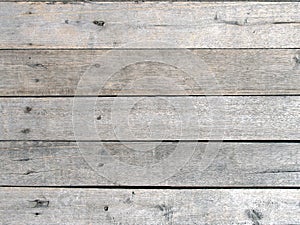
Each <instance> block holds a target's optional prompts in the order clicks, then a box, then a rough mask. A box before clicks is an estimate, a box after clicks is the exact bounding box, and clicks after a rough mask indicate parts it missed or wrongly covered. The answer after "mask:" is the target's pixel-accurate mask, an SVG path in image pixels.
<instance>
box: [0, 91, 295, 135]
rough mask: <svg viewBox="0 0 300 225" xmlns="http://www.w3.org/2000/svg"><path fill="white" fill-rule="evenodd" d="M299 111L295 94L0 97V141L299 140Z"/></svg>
mask: <svg viewBox="0 0 300 225" xmlns="http://www.w3.org/2000/svg"><path fill="white" fill-rule="evenodd" d="M299 110H300V97H299V96H268V97H266V96H247V97H246V96H244V97H240V96H235V97H215V96H210V97H100V98H94V97H89V98H86V97H80V98H75V99H74V98H0V115H1V117H0V118H1V129H0V140H75V137H74V134H75V135H76V140H299V139H300V133H299V123H300V114H299ZM74 131H75V132H74Z"/></svg>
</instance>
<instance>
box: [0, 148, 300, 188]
mask: <svg viewBox="0 0 300 225" xmlns="http://www.w3.org/2000/svg"><path fill="white" fill-rule="evenodd" d="M209 144H211V143H203V142H199V143H197V145H196V147H195V143H189V142H187V143H183V144H182V145H183V148H184V151H185V152H189V151H191V150H192V151H193V149H194V154H193V156H192V157H191V158H190V159H188V160H187V163H186V164H185V165H183V166H181V167H180V166H178V168H176V169H174V172H173V173H172V174H171V175H170V176H168V177H166V179H165V180H164V181H160V182H159V183H156V184H155V185H157V186H166V185H167V186H170V185H171V186H174V187H176V186H189V187H193V186H214V187H220V186H222V187H224V186H232V187H238V186H254V187H255V186H256V187H257V186H269V187H272V186H299V185H300V179H299V175H300V164H299V159H300V148H299V145H300V144H299V143H259V142H258V143H240V142H236V143H235V142H233V143H226V142H223V143H218V145H217V146H216V147H218V150H217V151H216V154H215V156H213V157H211V158H204V153H205V151H207V150H208V149H207V147H208V145H209ZM79 145H80V144H79ZM87 145H88V146H92V145H93V143H88V144H87ZM128 145H130V146H131V148H130V147H129V146H128ZM177 146H178V143H174V142H173V143H168V142H162V143H159V142H158V143H154V147H153V149H150V148H149V144H148V143H145V142H135V143H134V142H131V143H112V142H106V143H103V145H101V147H99V151H98V152H100V153H99V154H98V152H94V151H89V152H88V154H89V156H88V157H87V153H86V152H84V149H83V150H80V149H79V147H78V145H77V144H76V143H74V142H0V151H1V155H0V182H1V183H0V185H16V186H23V185H25V186H26V185H29V186H55V185H60V186H66V185H71V186H78V185H79V186H82V185H92V186H96V185H116V184H118V183H119V181H118V180H113V179H112V178H111V177H106V176H104V175H105V174H101V171H98V167H101V168H102V169H103V170H107V166H108V165H109V164H110V163H112V160H111V161H108V162H106V163H101V161H102V160H103V159H102V158H105V157H106V156H107V154H110V155H111V156H112V157H113V159H114V160H119V161H120V162H123V163H125V164H128V165H134V166H137V167H146V166H149V165H151V164H153V163H157V162H159V161H160V160H164V159H165V158H167V157H169V156H170V154H172V153H173V152H174V151H176V147H177ZM90 149H92V147H90ZM136 149H139V150H140V151H136ZM208 160H210V161H208ZM106 164H107V165H106ZM94 165H97V166H98V167H97V166H96V167H95V166H94ZM204 165H205V167H204ZM108 167H109V166H108ZM114 170H115V171H111V172H112V173H114V172H118V171H117V169H116V168H115V169H114ZM160 173H164V171H160ZM132 185H134V183H133V184H132ZM142 185H149V182H144V183H142Z"/></svg>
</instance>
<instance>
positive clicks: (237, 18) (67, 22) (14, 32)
mask: <svg viewBox="0 0 300 225" xmlns="http://www.w3.org/2000/svg"><path fill="white" fill-rule="evenodd" d="M299 7H300V4H299V3H295V2H280V3H278V2H276V3H273V2H226V3H223V2H213V3H209V2H145V3H142V4H136V3H132V2H122V3H121V2H115V3H112V2H107V3H97V2H86V3H77V4H63V3H57V4H47V3H43V2H39V3H37V2H36V3H32V2H31V3H24V2H22V3H13V2H5V3H1V14H0V19H1V27H0V34H1V35H0V48H2V49H8V48H14V49H15V48H26V49H28V48H124V47H125V48H126V46H127V47H133V48H141V47H142V48H299V47H300V40H299V32H300V30H299V26H300V25H299V23H300V15H299ZM147 41H150V42H149V43H148V44H147V43H146V42H147ZM153 41H154V43H153Z"/></svg>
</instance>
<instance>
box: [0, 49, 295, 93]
mask: <svg viewBox="0 0 300 225" xmlns="http://www.w3.org/2000/svg"><path fill="white" fill-rule="evenodd" d="M124 51H125V52H126V50H124ZM107 52H108V51H106V50H98V51H97V50H81V51H75V50H63V51H59V50H51V51H48V50H44V51H43V50H42V51H41V50H25V51H23V50H15V51H11V50H7V51H6V50H4V51H1V54H0V61H1V64H0V75H1V82H0V95H1V96H49V95H53V96H58V95H63V96H72V95H75V94H76V88H77V84H78V82H79V81H80V78H81V77H82V75H83V74H84V73H85V72H87V71H88V70H89V68H90V67H93V66H94V65H97V64H99V63H100V62H98V61H97V60H96V59H97V58H99V59H101V57H105V54H107ZM127 52H129V53H130V51H127ZM135 52H136V54H140V55H142V54H143V53H144V52H145V50H140V51H135ZM162 52H164V51H163V50H162ZM174 52H178V50H174ZM171 53H172V51H171ZM191 53H193V54H195V58H199V59H200V60H202V61H203V62H204V63H203V65H202V66H199V68H200V70H201V68H203V70H205V71H206V70H209V71H210V72H211V73H212V74H214V76H215V78H214V79H215V80H216V81H217V83H218V88H214V89H213V90H211V89H209V88H205V87H208V86H209V85H211V83H210V82H209V81H208V80H207V76H209V75H210V74H206V76H203V74H202V73H201V72H200V71H199V73H197V71H195V73H194V74H196V75H198V76H196V77H191V75H188V74H185V73H184V72H182V71H181V70H180V69H178V68H174V67H172V66H168V65H163V64H159V63H154V62H144V63H141V62H139V63H136V64H132V65H130V66H128V67H126V68H123V69H121V70H120V71H119V72H118V73H116V74H112V76H111V78H110V79H109V80H108V81H106V82H105V85H104V87H103V88H102V89H100V90H99V89H97V88H96V87H94V86H93V85H90V86H89V88H88V89H86V90H85V92H84V93H83V94H84V95H91V94H95V93H97V94H99V95H145V94H147V95H159V94H164V95H188V94H195V95H196V94H197V95H203V94H205V95H210V94H212V95H217V94H218V95H251V94H252V95H253V94H255V95H276V94H286V95H287V94H299V93H300V87H299V83H300V63H299V62H300V61H299V59H300V55H299V54H300V50H299V49H265V50H262V49H252V50H232V49H219V50H204V49H201V50H192V51H191ZM95 58H96V59H95ZM125 60H126V59H125ZM106 73H108V71H106ZM101 76H102V75H101V74H99V73H97V72H96V71H95V72H94V73H93V77H94V79H95V80H98V79H99V77H101ZM166 78H168V80H166ZM191 78H193V79H195V80H196V81H197V84H196V85H195V84H189V83H191V82H190V80H191ZM142 79H144V80H145V81H147V82H141V80H142ZM163 82H165V86H162V85H161V83H163ZM168 82H169V85H168ZM171 82H173V83H175V84H176V85H170V83H171ZM159 85H160V86H159ZM155 86H157V87H156V88H155ZM203 87H204V88H203Z"/></svg>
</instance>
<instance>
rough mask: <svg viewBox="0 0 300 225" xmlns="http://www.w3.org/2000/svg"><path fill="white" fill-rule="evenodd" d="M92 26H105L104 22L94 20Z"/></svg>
mask: <svg viewBox="0 0 300 225" xmlns="http://www.w3.org/2000/svg"><path fill="white" fill-rule="evenodd" d="M93 24H95V25H97V26H99V27H103V26H104V25H105V22H104V21H98V20H94V21H93Z"/></svg>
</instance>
